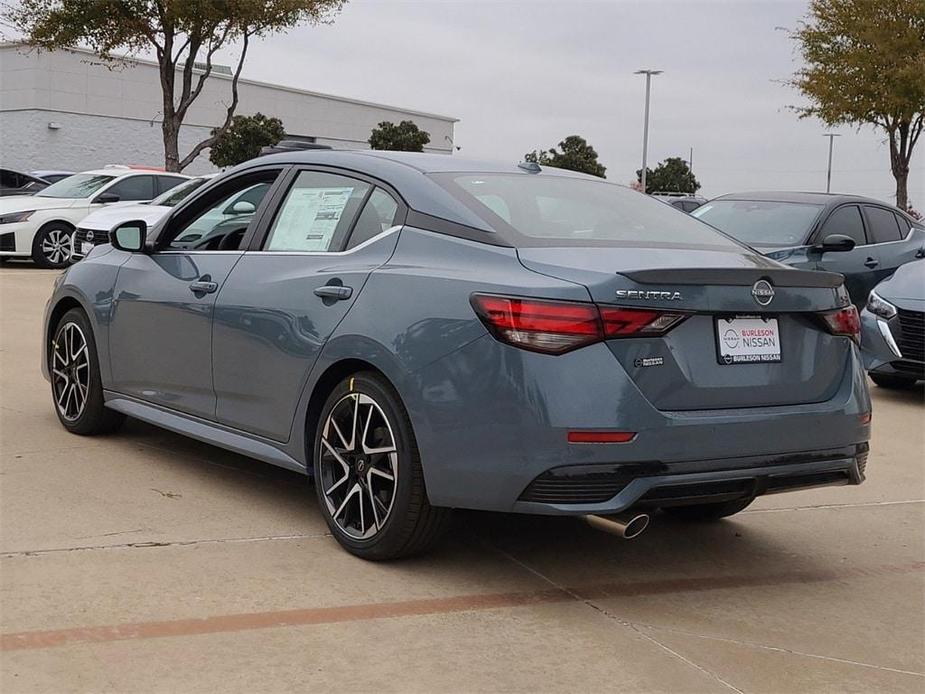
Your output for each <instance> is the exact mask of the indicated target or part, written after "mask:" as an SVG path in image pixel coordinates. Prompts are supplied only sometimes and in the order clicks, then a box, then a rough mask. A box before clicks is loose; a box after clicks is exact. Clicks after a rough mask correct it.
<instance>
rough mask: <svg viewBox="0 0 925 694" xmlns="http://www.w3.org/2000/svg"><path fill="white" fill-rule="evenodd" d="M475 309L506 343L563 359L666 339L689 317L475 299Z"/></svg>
mask: <svg viewBox="0 0 925 694" xmlns="http://www.w3.org/2000/svg"><path fill="white" fill-rule="evenodd" d="M472 308H473V309H475V312H476V314H477V315H478V316H479V318H481V319H482V322H483V323H484V324H485V326H486V327H487V328H488V329H489V330H490V331H491V333H492V335H494V336H495V337H496V338H497V339H499V340H501V341H502V342H506V343H508V344H511V345H514V346H516V347H520V348H522V349H528V350H532V351H534V352H543V353H545V354H562V353H563V352H568V351H570V350H573V349H577V348H578V347H584V346H585V345H589V344H591V343H594V342H600V341H601V340H606V339H610V338H615V337H632V336H637V335H638V336H642V335H662V334H664V333H665V332H667V331H668V330H669V329H670V328H672V327H674V326H675V325H676V324H677V323H679V322H681V321H682V320H683V319H684V318H685V317H686V316H685V314H681V313H666V312H664V311H658V310H654V309H636V308H617V307H613V306H597V305H596V304H586V303H581V302H575V301H548V300H545V299H525V298H510V297H504V296H491V295H486V294H474V295H473V296H472Z"/></svg>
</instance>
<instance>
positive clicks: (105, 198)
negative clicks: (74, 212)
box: [93, 193, 119, 205]
mask: <svg viewBox="0 0 925 694" xmlns="http://www.w3.org/2000/svg"><path fill="white" fill-rule="evenodd" d="M93 202H95V203H98V204H101V205H106V204H108V203H110V202H119V196H118V195H116V194H115V193H100V194H99V195H97V196H96V198H95V199H94V200H93Z"/></svg>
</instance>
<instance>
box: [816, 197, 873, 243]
mask: <svg viewBox="0 0 925 694" xmlns="http://www.w3.org/2000/svg"><path fill="white" fill-rule="evenodd" d="M829 234H841V235H842V236H848V237H850V238H852V239H854V243H855V245H856V246H863V245H865V244H866V243H867V238H866V237H865V236H864V220H863V219H861V210H860V208H859V207H858V206H857V205H845V206H844V207H839V208H838V209H837V210H835V211H834V212H833V213H832V214H831V215H830V216H829V218H828V219H827V220H826V221H825V226H823V227H822V232H821V233H820V234H819V241H822V239H824V238H825V237H826V236H828V235H829Z"/></svg>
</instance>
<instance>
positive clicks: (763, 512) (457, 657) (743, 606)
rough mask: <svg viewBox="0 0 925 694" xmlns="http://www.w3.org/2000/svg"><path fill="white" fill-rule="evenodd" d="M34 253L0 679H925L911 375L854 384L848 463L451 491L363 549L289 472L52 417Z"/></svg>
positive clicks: (7, 452) (18, 687)
mask: <svg viewBox="0 0 925 694" xmlns="http://www.w3.org/2000/svg"><path fill="white" fill-rule="evenodd" d="M55 274H56V273H55V272H49V271H41V270H37V269H35V268H33V267H32V266H30V265H29V264H26V263H22V264H19V263H10V264H7V265H4V266H3V267H2V268H0V459H2V460H0V465H2V467H0V632H2V639H0V690H2V691H3V692H4V693H8V694H12V693H14V692H66V691H94V692H148V691H152V692H153V691H162V692H205V691H219V690H220V691H222V692H236V691H247V692H256V691H272V692H281V691H293V690H300V691H327V690H335V689H336V690H338V691H361V690H373V689H375V690H377V691H404V692H408V691H463V690H466V691H473V690H490V691H502V690H503V691H527V690H529V691H534V692H535V691H612V690H620V691H630V692H641V691H674V692H678V691H685V692H688V691H690V692H693V691H698V692H699V691H709V692H724V691H727V692H728V691H737V692H798V691H808V690H812V691H840V692H844V691H864V692H869V691H891V692H892V691H896V692H900V691H902V692H904V691H909V692H921V691H923V690H925V403H923V390H922V389H921V388H919V389H918V390H915V391H911V392H890V391H885V390H883V389H880V388H876V387H873V388H872V393H873V399H874V412H873V440H872V441H871V456H870V461H869V463H868V466H867V472H868V480H867V482H866V483H865V484H863V485H861V486H859V487H838V488H828V489H820V490H808V491H803V492H798V493H793V494H785V495H778V496H771V497H765V498H762V499H759V500H758V501H757V502H756V503H755V504H753V505H752V506H751V507H750V508H749V509H748V510H747V511H746V512H744V513H742V514H740V515H738V516H736V517H734V518H732V519H728V520H726V521H724V522H720V523H716V524H707V525H685V524H683V523H679V522H674V521H671V520H669V519H668V518H666V517H664V516H661V515H659V516H656V517H654V518H653V522H652V525H651V526H650V529H649V530H648V531H647V532H646V533H644V534H643V535H642V536H641V537H639V538H638V539H636V540H633V541H629V542H627V541H624V540H620V539H618V538H616V537H613V536H610V535H606V534H603V533H601V532H598V531H596V530H593V529H591V528H589V527H587V526H585V525H584V524H582V523H580V522H579V521H577V520H573V519H555V518H531V517H523V516H506V515H495V514H477V513H460V514H458V518H457V522H456V524H455V526H454V529H453V532H452V533H451V536H450V537H449V538H448V539H447V541H446V542H444V543H443V544H442V545H441V546H440V547H439V548H438V549H437V551H435V552H432V553H431V554H429V555H427V556H423V557H419V558H415V559H412V560H407V561H401V562H395V563H389V564H372V563H366V562H364V561H362V560H359V559H356V558H353V557H351V556H349V555H348V554H346V553H345V552H343V551H342V550H340V549H339V548H338V546H337V545H336V543H335V542H334V540H333V539H332V538H331V537H330V536H329V535H328V533H327V528H326V526H325V524H324V522H323V520H322V519H321V516H320V514H319V513H318V511H317V509H316V503H315V498H314V494H313V492H312V491H311V489H310V488H309V487H308V485H307V484H306V483H305V481H304V478H302V477H300V476H299V475H296V474H293V473H290V472H286V471H283V470H279V469H276V468H273V467H270V466H268V465H265V464H262V463H259V462H256V461H253V460H250V459H248V458H244V457H242V456H238V455H235V454H232V453H228V452H225V451H222V450H220V449H218V448H214V447H211V446H208V445H205V444H201V443H197V442H195V441H192V440H189V439H185V438H182V437H180V436H177V435H174V434H171V433H168V432H164V431H160V430H158V429H155V428H153V427H150V426H147V425H144V424H141V423H139V422H129V423H128V425H127V426H126V427H125V428H124V429H123V430H122V431H121V432H120V433H118V434H116V435H112V436H107V437H97V438H82V437H77V436H73V435H70V434H67V433H66V432H65V431H64V430H63V429H62V428H61V426H60V425H59V424H58V421H57V419H56V417H55V414H54V411H53V409H52V403H51V399H50V395H49V387H48V385H47V384H46V382H45V381H44V380H43V379H42V376H41V373H40V371H39V354H40V335H41V318H42V308H43V306H44V303H45V301H46V299H47V297H48V296H49V294H50V292H51V285H52V282H53V280H54V277H55Z"/></svg>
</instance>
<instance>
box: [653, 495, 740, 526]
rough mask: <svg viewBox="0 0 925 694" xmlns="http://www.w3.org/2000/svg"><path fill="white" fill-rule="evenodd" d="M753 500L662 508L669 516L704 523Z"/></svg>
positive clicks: (736, 510)
mask: <svg viewBox="0 0 925 694" xmlns="http://www.w3.org/2000/svg"><path fill="white" fill-rule="evenodd" d="M754 500H755V498H754V497H749V498H747V499H736V500H735V501H724V502H722V503H718V504H693V505H691V506H668V507H665V508H663V509H662V511H664V512H665V513H667V514H668V515H669V516H672V517H674V518H677V519H678V520H683V521H694V522H697V523H706V522H710V521H718V520H719V519H721V518H726V517H727V516H732V515H734V514H736V513H738V512H739V511H742V510H744V509H745V508H746V507H747V506H748V505H749V504H751V503H752V502H753V501H754Z"/></svg>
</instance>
